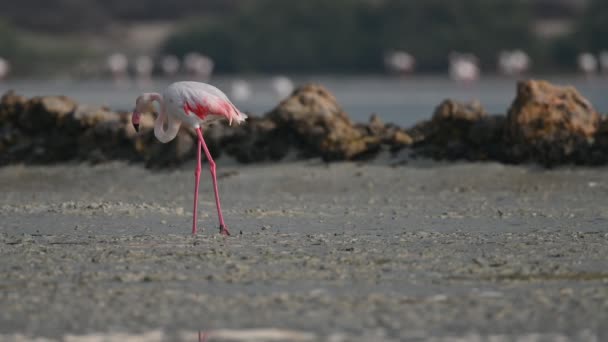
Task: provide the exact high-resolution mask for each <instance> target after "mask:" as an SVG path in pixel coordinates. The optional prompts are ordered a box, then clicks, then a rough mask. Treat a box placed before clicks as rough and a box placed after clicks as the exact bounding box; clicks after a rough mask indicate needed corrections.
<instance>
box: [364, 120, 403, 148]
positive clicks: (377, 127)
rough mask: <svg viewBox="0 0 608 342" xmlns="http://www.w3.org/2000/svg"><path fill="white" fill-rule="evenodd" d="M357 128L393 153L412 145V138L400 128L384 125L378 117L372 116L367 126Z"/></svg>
mask: <svg viewBox="0 0 608 342" xmlns="http://www.w3.org/2000/svg"><path fill="white" fill-rule="evenodd" d="M357 128H358V129H359V130H360V131H361V132H363V134H364V135H369V136H373V137H375V138H376V139H377V140H378V141H380V142H381V143H382V144H384V145H388V147H389V149H390V151H392V152H395V151H398V150H400V149H402V148H404V147H407V146H410V145H412V143H413V139H412V137H410V136H409V134H407V132H406V131H405V130H404V129H402V128H401V127H399V126H397V125H394V124H385V123H384V122H383V121H382V120H381V119H380V117H378V115H376V114H372V115H371V117H370V118H369V123H368V124H367V125H363V124H358V125H357Z"/></svg>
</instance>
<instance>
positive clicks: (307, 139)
mask: <svg viewBox="0 0 608 342" xmlns="http://www.w3.org/2000/svg"><path fill="white" fill-rule="evenodd" d="M267 117H268V118H269V119H271V120H273V121H274V122H275V123H276V124H277V126H278V129H279V130H282V131H284V132H286V134H287V135H288V136H289V138H292V137H293V138H294V139H295V144H296V145H298V146H300V147H302V148H303V149H304V150H305V151H307V152H309V153H310V154H311V155H320V156H321V157H323V159H325V160H336V159H338V160H339V159H354V158H356V157H359V156H362V155H364V154H367V153H370V152H373V151H375V150H377V149H378V148H379V146H380V141H379V140H378V138H377V137H374V136H368V135H364V134H362V133H361V132H360V131H359V130H358V129H357V128H356V127H355V126H354V124H353V122H352V121H351V120H350V119H349V118H348V115H347V114H346V113H345V112H344V111H343V110H342V108H340V106H339V105H338V103H337V101H336V98H335V97H334V96H333V95H332V94H331V93H329V92H328V91H327V90H326V89H325V88H323V87H321V86H319V85H314V84H309V85H305V86H302V87H300V88H298V89H296V90H295V91H294V92H293V93H292V94H291V96H289V97H288V98H286V99H285V100H283V101H282V102H281V103H280V104H279V105H278V106H277V107H276V108H275V109H274V110H272V111H271V112H270V113H268V114H267Z"/></svg>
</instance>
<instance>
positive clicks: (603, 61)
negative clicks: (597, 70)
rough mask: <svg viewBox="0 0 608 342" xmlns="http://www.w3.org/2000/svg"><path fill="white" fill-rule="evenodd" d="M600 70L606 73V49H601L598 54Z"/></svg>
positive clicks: (607, 69)
mask: <svg viewBox="0 0 608 342" xmlns="http://www.w3.org/2000/svg"><path fill="white" fill-rule="evenodd" d="M599 60H600V67H601V68H602V72H603V73H605V74H608V51H601V52H600V55H599Z"/></svg>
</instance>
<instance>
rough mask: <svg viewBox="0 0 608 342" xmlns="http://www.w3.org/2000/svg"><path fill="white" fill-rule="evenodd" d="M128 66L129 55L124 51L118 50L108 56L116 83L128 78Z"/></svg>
mask: <svg viewBox="0 0 608 342" xmlns="http://www.w3.org/2000/svg"><path fill="white" fill-rule="evenodd" d="M128 66H129V61H128V60H127V56H125V55H124V54H122V53H119V52H117V53H114V54H112V55H110V56H109V57H108V69H110V73H111V74H112V78H113V79H114V83H116V84H120V83H123V82H124V81H125V80H126V78H127V67H128Z"/></svg>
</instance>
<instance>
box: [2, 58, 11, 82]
mask: <svg viewBox="0 0 608 342" xmlns="http://www.w3.org/2000/svg"><path fill="white" fill-rule="evenodd" d="M10 69H11V68H10V65H9V63H8V61H7V60H6V59H4V58H2V57H0V81H1V80H3V79H4V78H6V76H7V75H8V72H9V71H10Z"/></svg>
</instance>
